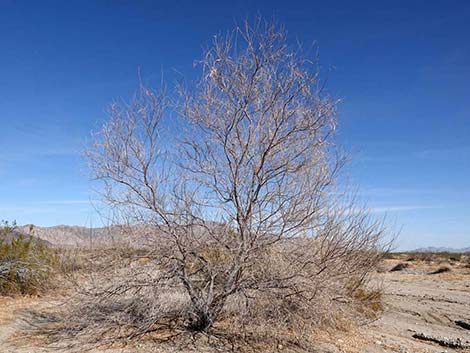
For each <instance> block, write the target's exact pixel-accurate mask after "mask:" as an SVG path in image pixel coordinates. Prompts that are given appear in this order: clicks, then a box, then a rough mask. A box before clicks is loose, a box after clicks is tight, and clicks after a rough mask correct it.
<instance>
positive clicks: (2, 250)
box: [0, 221, 57, 294]
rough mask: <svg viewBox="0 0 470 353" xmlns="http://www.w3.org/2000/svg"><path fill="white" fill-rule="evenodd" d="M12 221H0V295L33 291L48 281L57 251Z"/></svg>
mask: <svg viewBox="0 0 470 353" xmlns="http://www.w3.org/2000/svg"><path fill="white" fill-rule="evenodd" d="M32 234H33V229H32V228H31V229H30V234H28V235H26V234H23V233H22V232H19V231H18V230H17V227H16V224H15V223H11V224H10V223H8V222H6V221H2V222H1V224H0V294H14V293H21V294H34V293H37V292H38V291H41V290H44V289H46V288H48V287H49V286H50V284H51V278H52V276H53V272H54V267H55V265H56V264H57V254H56V252H55V251H54V250H52V249H50V248H49V247H48V246H47V245H45V244H44V243H43V242H41V241H40V240H38V239H36V238H34V237H33V235H32Z"/></svg>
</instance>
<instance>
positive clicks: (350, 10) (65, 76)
mask: <svg viewBox="0 0 470 353" xmlns="http://www.w3.org/2000/svg"><path fill="white" fill-rule="evenodd" d="M254 15H262V16H264V17H268V18H269V17H272V16H275V17H276V18H277V20H278V21H279V22H280V23H281V24H284V25H285V26H286V28H287V29H288V31H289V35H290V39H291V40H292V41H293V42H294V41H295V40H297V39H299V40H300V41H302V42H303V43H306V44H310V43H312V42H313V41H316V42H317V43H318V47H319V54H320V60H321V64H322V67H323V69H324V73H327V74H328V77H329V79H328V81H329V84H328V87H329V92H330V93H331V94H333V95H334V96H336V97H339V98H342V99H343V103H342V105H341V109H340V116H339V119H340V130H339V137H338V138H339V141H340V143H341V144H343V145H344V146H345V147H346V148H347V149H349V150H350V151H352V152H353V156H354V162H353V163H352V164H351V165H350V167H349V169H348V171H347V173H348V176H349V177H350V180H351V181H352V183H353V184H356V185H358V186H359V188H360V192H361V194H362V195H363V198H365V199H367V200H368V203H369V206H370V207H371V208H372V210H373V212H374V213H376V214H377V215H378V216H382V215H383V214H384V213H387V214H388V218H389V219H390V221H392V222H393V223H394V224H395V226H396V228H402V231H401V235H400V238H399V239H398V245H399V247H400V248H401V249H409V248H415V247H418V246H430V245H442V246H455V247H460V246H470V188H469V186H470V138H469V137H470V40H469V38H470V20H469V19H470V2H469V1H451V0H447V1H411V0H409V1H307V0H306V1H295V0H291V1H273V0H269V1H263V2H253V1H213V2H206V1H178V0H173V1H165V2H158V1H118V0H116V1H111V0H108V1H104V0H102V1H100V0H95V1H75V2H73V1H54V2H51V1H13V0H12V1H5V0H0V123H1V125H0V126H1V130H0V131H1V137H0V218H5V219H10V220H12V219H16V220H18V222H19V223H34V224H37V225H54V224H78V225H85V224H87V223H88V222H89V219H90V217H91V214H92V212H93V211H92V210H93V208H92V207H91V206H90V204H89V200H90V198H93V197H94V196H93V193H92V192H91V186H92V185H91V183H90V182H89V181H88V172H87V170H86V167H85V163H84V161H83V159H82V158H81V157H80V151H81V149H82V147H83V145H84V144H85V141H86V139H87V138H88V136H89V133H90V130H91V129H93V128H95V129H96V128H97V127H98V126H99V123H100V122H102V121H103V120H104V119H105V118H106V115H105V113H104V112H105V108H106V106H107V104H108V103H109V102H110V101H111V100H112V99H113V98H116V97H124V98H125V97H128V96H129V95H130V94H131V92H132V91H134V90H135V88H136V83H137V70H138V67H140V68H141V71H142V76H143V77H144V79H145V80H146V81H147V82H150V83H156V82H157V80H158V77H159V76H160V73H161V72H164V74H165V76H166V77H167V78H169V79H170V80H172V79H173V78H174V76H175V75H174V72H180V73H181V74H183V75H184V76H186V77H191V76H192V75H194V69H193V60H195V59H197V58H198V57H199V56H200V54H201V52H202V48H203V47H204V46H206V45H207V44H208V43H209V41H210V39H211V36H212V35H213V34H215V33H217V32H220V31H225V30H226V29H229V28H231V27H233V25H234V23H235V22H236V21H241V20H243V19H244V18H246V17H247V16H248V17H252V16H254Z"/></svg>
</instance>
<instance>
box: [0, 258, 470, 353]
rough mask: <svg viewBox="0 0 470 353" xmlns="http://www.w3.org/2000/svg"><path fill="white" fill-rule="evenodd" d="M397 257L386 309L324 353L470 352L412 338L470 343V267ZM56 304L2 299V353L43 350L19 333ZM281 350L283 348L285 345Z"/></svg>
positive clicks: (386, 275) (383, 279)
mask: <svg viewBox="0 0 470 353" xmlns="http://www.w3.org/2000/svg"><path fill="white" fill-rule="evenodd" d="M397 262H398V260H388V261H387V262H385V263H384V266H383V268H384V271H383V272H382V273H378V274H377V275H376V276H375V279H374V281H375V284H376V285H381V286H382V287H383V288H384V312H383V313H382V315H381V316H380V317H379V318H378V319H377V320H375V321H373V322H372V323H368V324H367V325H364V326H362V327H361V328H359V330H358V332H357V333H354V334H351V333H344V334H343V333H339V334H338V336H336V337H335V338H334V339H333V340H331V339H330V340H329V341H330V342H329V343H326V342H325V344H320V346H321V347H322V348H320V349H319V352H322V353H340V352H341V353H342V352H344V353H355V352H357V353H359V352H361V353H390V352H400V353H441V352H447V353H464V352H465V353H467V352H470V348H465V349H457V348H448V347H443V346H440V345H439V344H437V343H432V342H427V341H423V340H420V339H416V338H413V337H412V336H413V334H414V333H423V334H426V335H431V336H434V337H440V338H452V339H457V338H459V339H461V341H463V342H465V341H469V344H470V330H466V329H463V328H460V327H459V326H458V325H456V324H455V321H456V320H466V321H470V268H465V267H464V266H463V265H461V264H457V265H455V264H454V265H453V266H451V265H449V267H451V268H452V270H451V271H450V272H446V273H441V274H434V275H431V274H429V273H430V272H432V271H433V270H435V269H437V268H438V267H440V266H442V264H441V265H438V264H434V265H429V264H426V263H420V262H416V263H412V264H411V265H410V267H409V268H407V269H405V270H402V271H398V272H388V270H389V269H390V268H392V267H393V266H394V265H395V264H396V263H397ZM49 305H54V301H51V299H50V298H15V299H13V298H0V353H36V352H37V353H42V352H51V351H52V350H51V349H46V348H40V346H41V343H42V342H40V341H35V340H28V342H24V341H22V339H21V338H18V337H19V336H18V332H20V331H21V329H22V328H23V327H24V325H25V323H24V321H23V320H22V319H21V313H22V312H23V311H24V310H25V309H42V308H45V307H47V306H49ZM157 351H158V352H162V351H161V350H158V349H156V348H150V347H149V346H147V345H143V346H140V347H134V348H132V349H126V350H121V349H114V350H107V351H101V352H106V353H117V352H129V353H130V352H157ZM280 351H282V349H280Z"/></svg>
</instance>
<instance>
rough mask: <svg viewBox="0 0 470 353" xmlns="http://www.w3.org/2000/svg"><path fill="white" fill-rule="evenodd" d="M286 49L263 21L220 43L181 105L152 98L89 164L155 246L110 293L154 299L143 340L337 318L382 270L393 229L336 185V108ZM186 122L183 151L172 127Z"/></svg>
mask: <svg viewBox="0 0 470 353" xmlns="http://www.w3.org/2000/svg"><path fill="white" fill-rule="evenodd" d="M285 36H286V33H285V32H284V31H283V30H282V29H279V27H277V26H275V25H272V24H264V23H263V22H262V21H259V22H257V23H256V24H255V25H253V26H250V25H249V24H246V25H245V26H244V27H243V28H236V29H235V30H234V31H233V33H231V34H229V35H228V36H226V37H219V36H217V37H216V38H215V40H214V43H213V46H212V47H211V48H210V49H209V50H207V51H206V52H205V53H204V56H203V58H202V60H201V61H200V65H201V67H202V74H201V79H200V81H199V82H198V83H197V84H196V85H194V86H192V87H190V88H186V87H184V86H183V85H181V86H180V87H179V90H178V92H179V93H180V97H181V98H182V99H181V100H180V101H178V102H177V103H176V104H175V105H171V104H169V99H168V98H166V97H165V95H164V94H163V93H156V92H155V91H153V90H150V89H148V88H146V87H143V86H141V88H140V91H139V94H138V95H137V96H136V97H135V98H134V99H133V100H132V101H131V102H130V103H115V104H113V105H112V106H111V109H110V120H109V121H108V122H107V123H106V124H105V125H104V126H103V128H102V129H101V131H99V132H98V133H97V134H95V135H94V141H93V144H92V146H91V147H90V148H89V150H88V151H87V155H88V157H89V161H90V166H91V169H92V171H93V174H94V177H95V178H96V179H98V180H100V181H101V182H103V183H104V187H103V189H102V190H103V194H102V195H103V199H104V201H105V202H106V203H107V204H108V205H110V206H111V207H113V208H114V209H115V210H116V211H117V212H119V215H121V216H124V217H125V219H126V221H127V222H129V223H131V224H132V225H133V226H134V229H135V227H137V226H139V227H140V226H145V227H148V228H150V229H151V230H152V231H151V233H153V234H154V240H153V242H150V243H148V244H147V248H148V254H147V255H146V256H145V257H146V259H147V260H148V261H149V263H150V264H151V265H149V266H143V267H142V266H141V267H139V268H140V270H138V271H137V272H138V273H139V275H134V276H133V277H131V278H133V279H134V280H131V281H129V280H128V279H123V278H122V277H121V279H120V280H116V279H115V280H114V281H113V283H112V285H110V286H109V287H108V288H107V289H104V290H103V291H102V292H103V293H107V295H108V298H111V297H113V299H110V303H112V301H113V300H114V301H115V300H116V296H119V295H121V294H123V293H126V294H125V295H126V296H129V295H130V293H134V295H135V297H134V298H135V299H136V298H137V296H138V295H141V294H142V293H143V291H145V293H146V296H147V299H146V300H147V301H146V302H149V303H153V304H149V305H152V306H153V307H154V308H159V310H143V311H142V312H141V313H140V314H139V315H147V316H146V317H145V320H144V321H145V323H146V324H145V325H140V324H139V325H134V324H133V325H131V326H138V327H139V328H138V329H137V331H138V332H140V333H145V332H146V331H148V330H151V329H152V328H154V327H155V326H158V325H162V324H164V323H168V321H169V320H170V321H172V322H178V323H179V324H180V326H181V327H182V328H185V329H188V330H193V331H209V330H210V329H211V328H212V327H213V326H214V324H215V323H217V322H220V321H222V320H227V319H230V318H233V317H238V319H237V320H239V321H241V322H251V321H252V320H254V318H255V317H258V318H260V319H261V318H263V319H264V320H267V321H268V322H270V323H272V324H273V326H271V329H273V327H274V326H275V325H279V326H282V327H291V328H293V327H300V326H305V325H307V324H313V323H315V322H319V321H321V320H322V319H325V318H328V317H329V318H333V317H334V315H333V312H334V310H333V308H335V307H338V306H341V303H350V300H353V299H354V298H355V295H354V293H357V289H358V288H359V287H361V286H362V285H363V284H364V282H365V281H367V277H368V274H369V273H370V271H371V270H372V269H373V268H374V267H375V266H376V264H377V263H378V261H379V260H380V259H381V256H382V254H383V248H382V244H381V239H382V235H383V232H384V229H383V226H382V224H381V223H378V222H375V221H374V220H373V219H372V218H371V217H370V216H369V215H368V213H367V211H366V210H364V209H360V208H358V207H357V205H356V204H355V202H354V200H351V199H346V197H345V194H344V193H342V192H341V189H340V187H338V186H337V185H336V183H335V182H336V181H337V180H338V178H337V177H338V172H339V170H340V169H341V167H342V165H343V164H344V158H342V157H341V156H340V155H341V154H340V153H338V150H337V149H336V148H335V144H334V132H335V127H336V104H337V101H335V100H332V99H330V98H328V97H327V96H326V95H324V92H323V85H322V82H321V81H320V79H319V73H318V70H317V66H316V64H315V60H313V61H312V60H310V59H309V58H306V57H303V55H302V54H301V50H300V49H298V48H297V49H294V50H293V49H291V48H290V47H289V46H288V45H287V44H286V37H285ZM172 113H173V114H172ZM174 114H179V118H178V119H177V120H176V121H177V122H178V123H179V124H181V126H180V128H179V129H178V132H179V133H180V135H179V136H177V137H175V138H172V137H171V136H169V135H168V134H167V133H165V131H164V130H163V127H162V120H165V119H166V118H168V117H171V116H174ZM177 142H178V143H177ZM130 229H132V227H131V228H130ZM145 270H146V271H147V272H145ZM142 271H143V272H142ZM143 288H145V290H144V289H143ZM137 293H139V294H137ZM172 293H173V294H174V295H176V294H177V297H178V298H179V299H178V300H179V303H180V304H179V305H178V306H177V307H178V308H179V309H178V310H175V309H174V308H172V307H171V306H169V305H167V304H168V303H167V302H165V300H167V299H168V296H169V295H170V296H171V295H172ZM121 298H122V296H121ZM132 298H133V296H132V295H130V297H127V299H126V300H132ZM165 298H166V299H165ZM341 298H343V299H345V298H348V299H347V300H346V299H345V300H342V299H341ZM142 302H143V301H142ZM100 305H103V302H102V301H101V302H100ZM234 307H236V308H238V309H236V310H233V308H234ZM128 308H129V307H128ZM230 308H232V310H231V309H230ZM139 312H140V311H139ZM123 317H127V316H126V315H124V316H123ZM123 320H124V319H123ZM124 321H126V320H124ZM114 322H117V321H116V320H114ZM121 323H122V322H121Z"/></svg>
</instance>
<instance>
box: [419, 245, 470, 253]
mask: <svg viewBox="0 0 470 353" xmlns="http://www.w3.org/2000/svg"><path fill="white" fill-rule="evenodd" d="M413 252H450V253H462V252H470V247H468V248H460V249H455V248H446V247H434V246H430V247H427V248H419V249H415V250H413Z"/></svg>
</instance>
